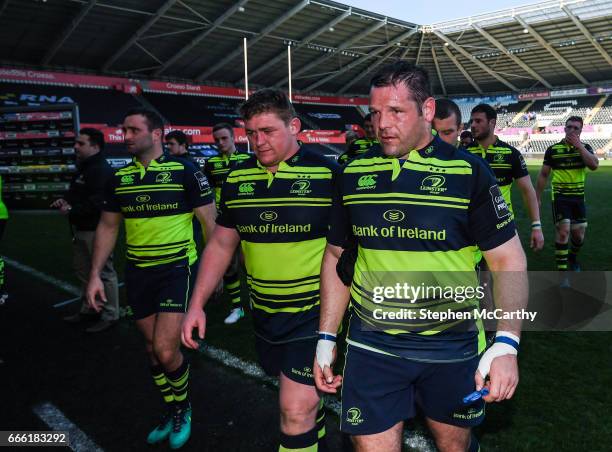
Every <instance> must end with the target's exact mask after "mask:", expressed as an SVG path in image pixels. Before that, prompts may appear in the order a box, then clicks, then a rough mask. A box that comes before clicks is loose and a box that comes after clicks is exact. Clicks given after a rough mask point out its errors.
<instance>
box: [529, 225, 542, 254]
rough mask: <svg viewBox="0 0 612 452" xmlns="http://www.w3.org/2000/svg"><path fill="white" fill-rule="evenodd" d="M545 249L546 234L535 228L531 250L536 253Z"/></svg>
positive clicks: (532, 234) (532, 232) (532, 233)
mask: <svg viewBox="0 0 612 452" xmlns="http://www.w3.org/2000/svg"><path fill="white" fill-rule="evenodd" d="M542 248H544V234H543V233H542V229H539V228H535V229H532V230H531V249H532V250H534V251H540V250H541V249H542Z"/></svg>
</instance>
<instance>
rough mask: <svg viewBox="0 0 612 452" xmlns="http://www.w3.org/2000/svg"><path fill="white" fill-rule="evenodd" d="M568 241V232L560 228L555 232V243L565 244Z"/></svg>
mask: <svg viewBox="0 0 612 452" xmlns="http://www.w3.org/2000/svg"><path fill="white" fill-rule="evenodd" d="M568 240H569V230H567V229H565V228H560V229H558V230H557V241H558V242H559V243H567V242H568Z"/></svg>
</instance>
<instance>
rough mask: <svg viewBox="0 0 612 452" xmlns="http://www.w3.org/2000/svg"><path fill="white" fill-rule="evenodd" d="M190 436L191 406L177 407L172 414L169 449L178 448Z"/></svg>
mask: <svg viewBox="0 0 612 452" xmlns="http://www.w3.org/2000/svg"><path fill="white" fill-rule="evenodd" d="M190 436H191V406H190V405H189V406H187V407H186V408H177V409H176V411H175V412H174V414H173V416H172V431H171V432H170V449H180V448H181V447H183V445H184V444H185V443H186V442H187V440H188V439H189V437H190Z"/></svg>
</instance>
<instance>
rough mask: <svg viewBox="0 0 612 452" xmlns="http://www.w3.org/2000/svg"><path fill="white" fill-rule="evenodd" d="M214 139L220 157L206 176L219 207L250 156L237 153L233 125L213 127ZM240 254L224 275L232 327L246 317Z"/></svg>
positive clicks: (208, 166) (212, 160) (208, 165)
mask: <svg viewBox="0 0 612 452" xmlns="http://www.w3.org/2000/svg"><path fill="white" fill-rule="evenodd" d="M212 130H213V138H214V140H215V144H216V145H217V149H218V151H219V155H217V156H214V157H211V158H209V159H208V160H207V161H206V166H205V167H204V174H205V175H206V178H207V179H208V181H209V182H210V184H211V185H212V186H213V188H214V190H215V202H216V203H217V206H219V205H220V202H221V187H223V182H225V179H227V175H228V174H229V173H230V171H231V170H232V169H233V168H234V167H235V166H236V165H238V164H239V163H240V162H242V161H244V160H247V159H248V158H249V157H250V156H249V154H245V153H242V152H236V143H235V142H234V128H233V127H232V125H231V124H228V123H226V122H222V123H219V124H215V125H214V126H213V129H212ZM239 260H240V258H239V253H238V252H236V254H235V255H234V257H233V258H232V263H231V265H230V266H229V267H228V269H227V272H225V275H223V288H224V290H225V292H226V293H227V294H229V297H230V300H231V304H232V309H231V311H230V313H229V315H228V316H227V317H226V318H225V320H224V323H225V324H227V325H231V324H233V323H236V322H237V321H238V320H240V319H241V318H242V317H244V308H243V307H242V303H241V301H240V273H239V272H238V268H239Z"/></svg>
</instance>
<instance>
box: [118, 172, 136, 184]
mask: <svg viewBox="0 0 612 452" xmlns="http://www.w3.org/2000/svg"><path fill="white" fill-rule="evenodd" d="M121 183H122V184H133V183H134V175H133V174H129V175H127V176H121Z"/></svg>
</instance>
